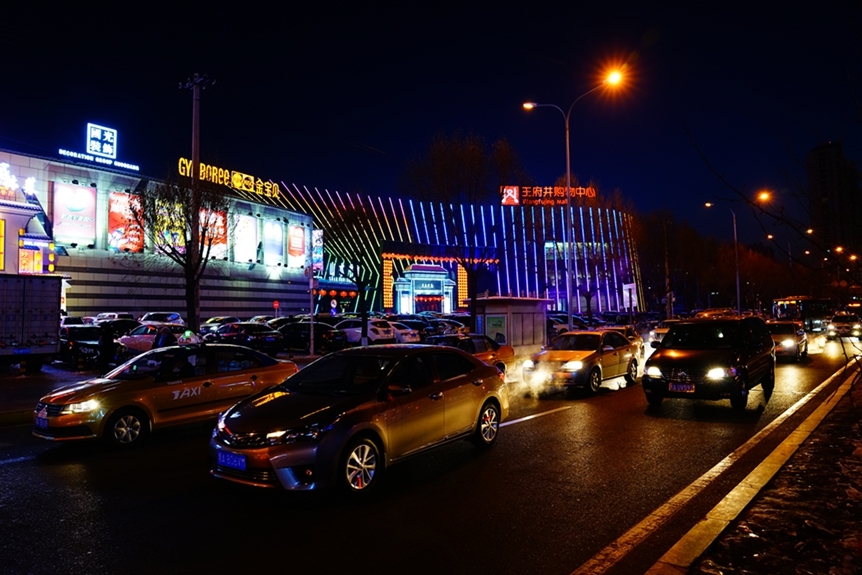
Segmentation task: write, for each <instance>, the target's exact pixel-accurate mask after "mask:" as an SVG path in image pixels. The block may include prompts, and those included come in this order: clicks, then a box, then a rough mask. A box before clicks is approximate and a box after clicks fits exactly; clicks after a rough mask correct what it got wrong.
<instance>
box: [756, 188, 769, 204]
mask: <svg viewBox="0 0 862 575" xmlns="http://www.w3.org/2000/svg"><path fill="white" fill-rule="evenodd" d="M771 197H772V195H771V194H770V193H769V191H768V190H761V192H760V193H759V194H757V199H758V200H760V201H761V202H766V201H769V199H770V198H771Z"/></svg>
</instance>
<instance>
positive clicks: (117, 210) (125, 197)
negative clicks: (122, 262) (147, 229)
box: [108, 192, 144, 252]
mask: <svg viewBox="0 0 862 575" xmlns="http://www.w3.org/2000/svg"><path fill="white" fill-rule="evenodd" d="M140 202H141V199H140V197H139V196H134V195H130V194H124V193H123V192H111V193H110V194H109V195H108V249H109V250H113V251H115V252H122V251H130V252H141V251H143V249H144V230H143V228H141V226H140V225H139V224H138V222H137V221H136V220H135V216H134V214H133V212H132V210H140V206H141V203H140ZM139 219H141V220H142V218H141V217H140V216H139Z"/></svg>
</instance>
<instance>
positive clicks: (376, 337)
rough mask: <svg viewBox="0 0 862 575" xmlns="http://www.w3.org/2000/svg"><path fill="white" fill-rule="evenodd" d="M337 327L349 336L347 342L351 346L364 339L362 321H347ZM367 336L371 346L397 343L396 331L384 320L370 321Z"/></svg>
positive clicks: (339, 323) (336, 325)
mask: <svg viewBox="0 0 862 575" xmlns="http://www.w3.org/2000/svg"><path fill="white" fill-rule="evenodd" d="M335 327H336V329H340V330H341V331H343V332H344V333H345V334H346V335H347V341H348V342H350V343H351V344H354V345H358V344H359V343H360V339H361V338H362V320H361V319H358V318H356V319H345V320H344V321H341V322H338V323H337V324H335ZM367 334H368V343H370V344H383V343H395V330H394V329H392V326H391V325H389V322H388V321H386V320H383V319H369V320H368V327H367Z"/></svg>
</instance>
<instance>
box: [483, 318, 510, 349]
mask: <svg viewBox="0 0 862 575" xmlns="http://www.w3.org/2000/svg"><path fill="white" fill-rule="evenodd" d="M485 319H486V323H485V335H487V336H488V337H490V338H491V339H493V340H494V341H496V342H497V343H501V344H503V343H506V316H504V315H489V316H486V318H485Z"/></svg>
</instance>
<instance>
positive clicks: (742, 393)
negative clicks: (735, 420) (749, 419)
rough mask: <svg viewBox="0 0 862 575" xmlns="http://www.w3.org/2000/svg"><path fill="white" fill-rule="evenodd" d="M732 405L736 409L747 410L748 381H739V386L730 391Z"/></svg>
mask: <svg viewBox="0 0 862 575" xmlns="http://www.w3.org/2000/svg"><path fill="white" fill-rule="evenodd" d="M730 406H731V407H732V408H733V409H734V411H745V408H746V407H747V406H748V382H746V381H745V379H741V380H740V381H739V386H738V387H737V388H736V389H734V390H733V391H731V393H730Z"/></svg>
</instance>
